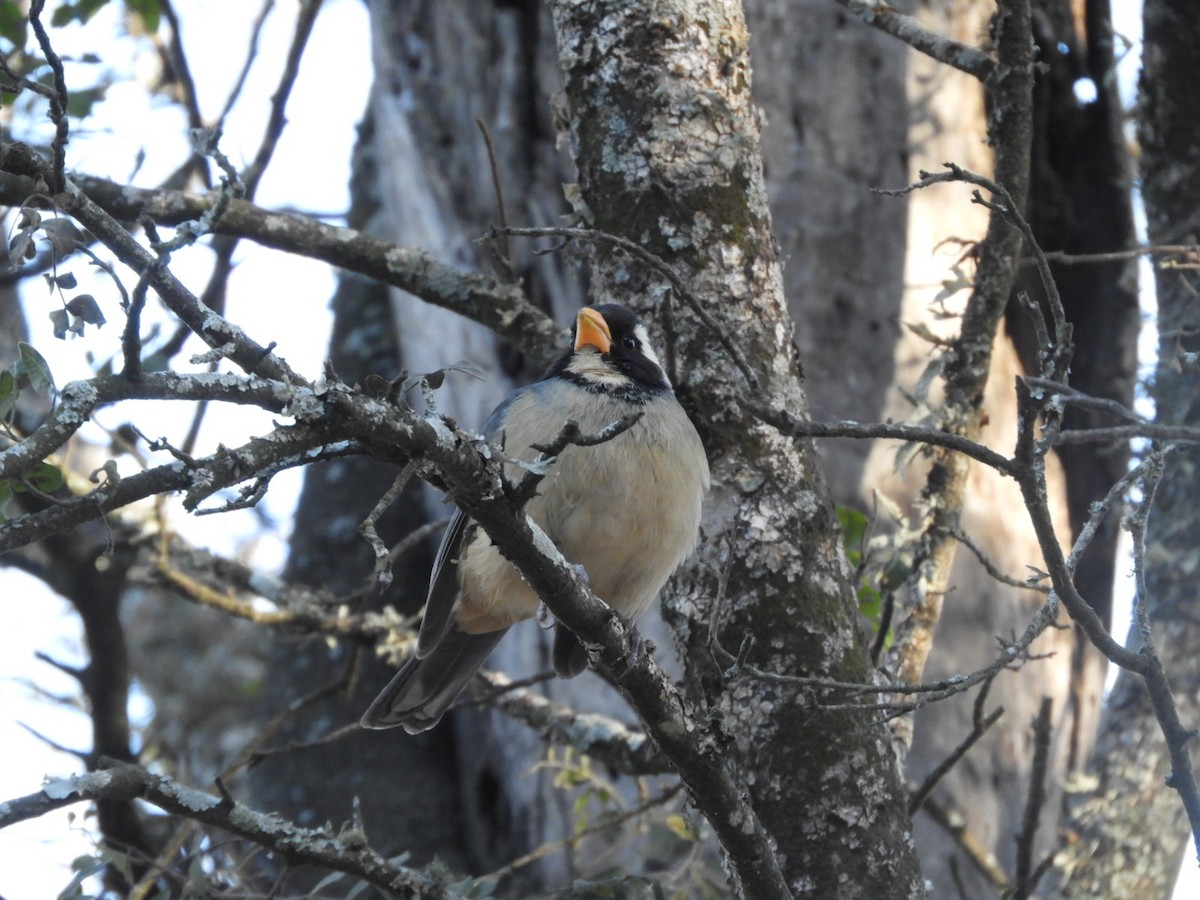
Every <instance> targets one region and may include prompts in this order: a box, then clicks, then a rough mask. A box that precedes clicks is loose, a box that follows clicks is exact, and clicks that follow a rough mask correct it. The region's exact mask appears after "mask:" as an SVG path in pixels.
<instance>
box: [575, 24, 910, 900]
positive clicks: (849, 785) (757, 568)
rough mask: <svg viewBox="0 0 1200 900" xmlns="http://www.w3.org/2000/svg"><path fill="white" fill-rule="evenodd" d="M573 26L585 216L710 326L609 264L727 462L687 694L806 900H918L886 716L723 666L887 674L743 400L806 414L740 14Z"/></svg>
mask: <svg viewBox="0 0 1200 900" xmlns="http://www.w3.org/2000/svg"><path fill="white" fill-rule="evenodd" d="M554 11H555V27H556V32H557V35H558V43H559V53H560V59H561V60H562V63H563V66H564V71H565V93H566V97H567V103H568V107H569V110H570V117H569V121H570V123H571V134H572V138H573V141H574V145H575V151H576V165H577V167H578V170H579V182H580V194H581V197H582V200H583V204H585V205H581V206H580V208H579V212H580V213H581V214H583V215H585V216H587V217H588V218H589V220H590V224H592V225H593V226H594V227H596V228H597V229H599V230H601V231H604V232H608V233H613V234H617V235H621V236H624V237H628V238H630V239H635V240H637V241H638V242H639V243H640V244H641V245H642V246H644V247H646V248H647V249H649V250H651V251H652V252H654V253H656V254H657V255H659V256H660V257H662V258H663V259H664V260H666V261H667V262H668V263H669V264H670V265H672V266H673V267H674V269H675V270H676V272H677V273H678V274H679V275H681V276H682V278H683V280H684V283H685V285H686V290H687V291H688V292H690V293H691V294H692V295H693V296H694V297H696V298H699V300H698V302H699V304H701V305H702V307H703V311H704V314H705V316H706V318H707V321H704V320H702V319H701V318H700V317H699V316H698V315H697V314H696V312H695V311H693V309H692V307H691V301H689V299H688V298H687V297H684V296H680V294H681V292H682V289H675V288H672V287H671V286H670V285H669V284H668V283H666V282H664V280H663V278H662V276H661V275H660V274H659V273H657V272H655V271H652V270H648V269H647V267H646V266H644V265H641V264H639V263H638V262H637V261H635V260H631V259H629V258H628V257H626V256H625V255H624V254H622V253H619V252H614V251H613V250H612V249H610V248H609V247H607V246H604V245H598V246H596V247H594V248H593V253H592V270H591V271H592V276H593V282H592V299H593V300H603V301H611V302H625V303H632V304H633V305H634V306H635V307H639V308H642V309H645V310H646V311H647V313H648V314H650V315H652V316H653V317H654V318H655V320H656V325H657V326H658V330H659V331H660V333H663V332H665V334H664V337H665V341H663V342H660V343H664V344H665V345H666V346H667V347H668V348H670V349H669V350H668V358H669V359H670V360H672V362H673V365H672V366H671V369H672V370H671V372H670V373H669V374H670V375H671V377H672V378H673V380H674V383H675V385H676V387H677V390H678V393H679V395H680V397H681V399H682V401H683V402H684V404H685V406H687V407H688V409H689V411H690V412H691V414H692V417H693V420H694V421H696V422H698V423H700V427H701V431H702V434H703V436H704V438H705V444H706V447H707V448H708V450H709V454H710V456H711V457H712V459H713V476H714V488H713V491H712V497H711V502H710V506H709V512H708V513H707V514H706V518H705V526H704V533H705V539H704V541H703V544H702V547H701V550H700V553H699V557H700V558H701V559H703V560H705V561H706V563H707V564H706V565H703V566H697V567H695V568H693V569H691V570H689V572H688V573H687V574H686V575H685V576H683V577H682V578H681V579H679V581H680V582H681V584H680V586H679V590H678V591H677V592H676V593H675V594H674V596H673V599H671V600H670V601H668V602H669V607H670V611H671V614H672V624H673V627H674V628H675V631H676V635H677V639H678V641H679V644H680V646H681V649H682V651H683V657H684V660H685V666H686V671H685V681H686V684H687V686H688V688H689V691H690V693H691V695H692V696H693V697H694V698H695V699H696V700H697V702H700V703H702V704H705V705H706V706H707V707H708V708H709V709H710V710H711V715H712V717H713V728H714V737H715V738H717V739H718V740H722V741H726V742H728V743H729V745H730V748H731V750H732V752H733V754H734V758H735V759H736V761H737V764H738V768H739V769H740V770H741V771H742V772H744V773H747V774H748V773H754V774H753V778H751V779H750V780H749V784H748V788H749V791H750V795H751V797H752V799H753V802H754V806H755V809H756V811H757V812H758V814H759V815H760V817H761V818H762V820H763V823H764V824H765V825H766V827H767V829H768V831H769V832H770V833H771V834H772V835H773V836H774V838H775V840H776V842H777V845H778V847H779V851H780V854H781V858H782V861H783V864H784V871H785V874H786V876H787V878H788V881H789V884H790V886H791V888H792V890H793V891H794V892H795V893H796V895H797V896H830V895H831V894H833V893H836V894H837V895H838V896H841V897H907V896H919V895H920V894H921V892H922V887H921V882H920V875H919V872H918V870H917V864H916V859H915V857H914V856H913V854H912V849H911V845H910V843H909V837H908V830H909V826H908V821H907V815H906V814H905V811H904V797H903V794H902V791H901V787H900V781H899V779H898V777H897V772H896V769H895V762H894V758H893V756H892V753H891V748H890V746H889V744H888V740H887V736H886V733H885V732H884V731H883V730H882V729H879V728H877V727H875V726H874V725H873V723H872V720H871V717H870V716H869V715H866V714H862V713H853V712H847V711H839V712H828V711H825V712H816V713H814V711H813V710H812V708H811V707H810V706H809V704H808V703H807V702H806V701H805V698H804V696H803V695H802V694H801V693H800V692H798V691H795V690H787V689H780V688H779V687H777V686H773V685H764V684H762V683H756V682H755V681H754V680H752V679H749V678H740V677H737V676H736V675H735V676H733V677H726V675H725V674H723V672H722V668H723V665H713V662H714V661H715V660H716V658H715V657H714V655H713V646H712V642H714V641H716V642H719V643H720V644H721V645H723V646H724V648H725V649H726V650H729V651H733V652H737V650H738V648H739V647H749V649H748V652H747V654H746V657H745V658H746V660H747V661H748V662H749V663H751V664H753V665H755V666H757V667H759V668H761V669H765V670H768V671H774V672H789V673H800V672H803V673H813V674H823V675H828V676H831V677H834V678H838V679H840V680H851V681H861V680H862V679H864V678H866V677H867V660H866V655H865V649H864V647H863V646H862V645H861V643H860V642H859V640H858V638H857V608H856V606H855V602H854V597H853V594H852V591H851V588H850V584H849V579H848V570H847V567H846V563H845V559H844V556H843V554H842V550H841V546H840V539H839V529H838V527H837V524H836V519H835V518H834V515H833V509H832V507H831V505H830V502H829V497H828V494H827V489H826V487H825V485H824V481H823V479H822V476H821V474H820V471H819V469H818V468H817V466H816V458H815V456H814V454H813V450H812V447H811V446H810V445H809V444H808V442H806V441H793V440H790V439H788V438H786V437H783V436H781V435H780V434H779V433H778V432H776V431H775V430H774V429H772V428H770V427H767V426H766V425H764V424H763V423H762V422H760V421H758V420H757V419H756V418H755V417H754V415H753V414H751V413H750V411H749V410H748V409H747V408H746V406H745V405H744V402H743V401H744V400H745V399H749V398H753V399H755V400H757V401H759V402H762V403H764V404H767V405H770V406H772V407H776V408H780V407H782V408H786V409H789V410H791V411H793V412H794V413H796V414H797V415H800V416H804V415H805V410H806V401H805V397H804V394H803V390H802V388H801V384H800V371H799V365H798V362H797V359H796V353H795V348H794V345H793V344H792V342H791V336H790V335H791V327H790V321H789V319H788V316H787V311H786V306H785V303H784V300H783V290H782V278H781V271H780V266H779V262H778V258H777V256H776V249H775V243H774V236H773V233H772V226H771V217H770V212H769V210H768V208H767V203H766V194H765V187H764V182H763V179H762V169H761V156H760V152H759V148H758V135H759V119H758V111H757V108H756V106H755V104H754V101H753V97H752V95H751V92H750V85H751V72H750V59H749V46H748V40H749V35H748V33H747V31H746V27H745V23H744V21H743V19H742V15H741V9H740V6H739V5H738V4H734V3H721V2H713V3H700V4H696V3H672V2H659V3H654V4H650V5H646V4H626V3H602V4H598V5H597V4H587V5H586V6H584V5H581V4H571V3H557V4H555V5H554ZM664 320H665V321H666V322H668V323H669V324H667V325H665V326H664ZM726 339H732V341H733V342H734V343H735V345H736V347H737V351H732V350H730V349H729V345H728V344H727V343H726V344H723V343H722V342H723V341H724V340H726ZM739 354H740V357H741V358H740V359H739ZM747 641H748V642H749V643H748V644H745V643H743V642H747ZM797 810H804V814H803V815H797V812H796V811H797ZM864 853H865V854H866V855H865V857H864Z"/></svg>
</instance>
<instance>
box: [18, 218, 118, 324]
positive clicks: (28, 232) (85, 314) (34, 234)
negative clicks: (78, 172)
mask: <svg viewBox="0 0 1200 900" xmlns="http://www.w3.org/2000/svg"><path fill="white" fill-rule="evenodd" d="M35 196H38V195H35ZM31 199H32V198H31ZM39 240H41V241H44V242H45V243H46V244H48V245H49V247H50V258H51V262H52V270H51V271H50V272H49V273H47V274H45V275H44V276H43V277H44V278H45V279H46V285H47V286H48V287H49V288H50V292H51V293H57V294H58V296H59V298H60V300H61V301H62V308H61V309H56V310H53V311H51V313H50V322H51V324H52V325H53V326H54V336H55V337H56V338H59V339H63V338H66V336H67V334H68V333H70V334H76V335H82V334H83V331H84V328H86V327H87V326H88V325H95V326H96V327H97V328H99V327H100V326H101V325H103V324H104V323H105V321H106V319H105V318H104V313H103V312H102V311H101V309H100V304H99V303H97V302H96V298H95V297H93V296H92V295H91V294H76V295H75V296H74V297H71V298H69V299H68V297H67V296H66V294H65V293H64V291H70V290H74V289H75V288H76V287H77V286H78V281H77V279H76V278H75V275H74V274H73V273H71V272H64V273H62V274H59V272H58V265H59V263H60V262H62V261H63V260H64V259H66V258H67V257H68V256H70V255H71V254H72V253H74V252H75V251H77V250H82V251H84V252H85V253H87V254H88V255H91V254H90V252H89V251H88V250H87V240H86V239H85V238H84V236H83V233H82V232H81V231H80V230H79V229H78V228H76V227H75V223H73V222H72V221H71V220H70V219H67V218H64V217H62V216H58V215H56V216H54V217H52V218H49V219H47V218H44V217H43V216H42V214H41V213H40V212H39V211H38V210H36V209H33V208H32V207H30V206H29V205H28V204H27V205H25V206H23V207H22V208H21V215H20V218H19V219H18V221H17V226H16V230H15V232H14V234H13V236H12V238H10V240H9V242H8V262H9V265H10V266H13V267H17V266H20V265H22V264H23V262H24V261H25V260H30V259H33V258H34V257H35V256H36V255H37V242H38V241H39ZM102 268H104V267H102ZM106 271H107V269H106Z"/></svg>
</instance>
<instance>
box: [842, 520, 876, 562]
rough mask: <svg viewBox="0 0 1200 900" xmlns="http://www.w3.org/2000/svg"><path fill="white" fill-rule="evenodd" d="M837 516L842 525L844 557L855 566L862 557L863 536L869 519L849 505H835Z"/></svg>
mask: <svg viewBox="0 0 1200 900" xmlns="http://www.w3.org/2000/svg"><path fill="white" fill-rule="evenodd" d="M837 517H838V522H840V523H841V525H842V547H843V548H845V550H846V558H847V559H849V560H850V564H851V565H853V566H857V565H858V562H859V560H860V559H861V558H862V545H863V538H864V537H865V536H866V533H867V527H868V526H869V525H870V520H869V519H868V518H867V516H866V514H865V513H862V512H859V511H858V510H857V509H854V508H852V507H849V506H839V507H837Z"/></svg>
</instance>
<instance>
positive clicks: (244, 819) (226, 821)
mask: <svg viewBox="0 0 1200 900" xmlns="http://www.w3.org/2000/svg"><path fill="white" fill-rule="evenodd" d="M89 800H90V801H103V800H143V801H145V802H146V803H149V804H150V805H152V806H156V807H158V808H159V809H161V810H163V811H164V812H168V813H172V814H174V815H177V816H180V817H181V818H184V819H190V820H192V821H195V822H202V823H204V824H206V825H212V826H215V827H217V828H220V829H221V830H223V831H227V832H229V833H230V834H234V835H237V836H238V837H240V838H245V839H246V840H249V841H252V842H253V843H255V844H257V845H258V846H260V847H265V848H267V849H268V850H271V851H272V852H274V853H278V854H279V855H280V856H281V857H282V858H283V859H285V860H287V861H288V862H290V863H300V864H306V865H318V866H324V867H325V868H327V869H332V870H334V871H336V872H345V873H347V874H348V875H353V876H355V877H356V878H360V879H362V880H363V881H365V882H366V883H367V884H372V885H375V886H376V887H378V888H382V889H384V890H386V891H388V892H390V893H391V894H392V895H394V896H399V897H421V898H446V897H450V896H452V895H451V894H450V892H449V891H448V890H447V889H446V887H445V886H444V885H442V884H441V883H439V882H438V881H437V880H436V879H434V878H432V877H430V876H429V875H427V874H424V873H421V872H418V871H416V870H413V869H408V868H405V867H403V866H397V865H393V864H392V863H390V862H388V861H387V860H385V859H384V858H383V857H381V856H380V855H379V854H378V853H376V852H375V851H374V850H372V849H371V848H370V846H369V845H368V844H367V842H366V836H365V835H361V834H359V835H356V836H355V838H354V839H351V838H349V837H344V836H338V835H335V834H332V833H330V832H329V831H325V830H323V829H317V828H301V827H299V826H298V825H295V824H293V823H291V822H288V821H287V820H286V819H282V818H280V817H279V816H276V815H272V814H270V813H261V812H258V811H257V810H253V809H250V808H248V807H246V806H243V805H242V804H240V803H237V802H235V801H234V800H233V799H232V798H230V797H228V796H223V797H218V796H214V795H212V794H206V793H204V792H203V791H198V790H196V789H194V788H189V787H186V786H184V785H182V784H179V783H178V782H176V781H173V780H172V779H170V778H168V777H166V776H165V775H154V774H152V773H150V772H147V771H146V770H145V769H142V768H141V767H139V766H134V765H129V764H126V763H115V762H110V763H109V764H108V765H107V766H106V767H104V768H101V769H100V770H99V771H96V772H88V773H87V774H84V775H76V776H73V777H69V778H60V779H56V780H54V781H51V782H49V783H48V784H46V785H44V786H43V787H42V789H41V790H40V791H38V792H37V793H34V794H29V795H28V796H25V797H18V798H16V799H13V800H7V801H4V802H2V803H0V828H5V827H7V826H9V825H13V824H15V823H17V822H22V821H25V820H26V819H32V818H36V817H38V816H43V815H45V814H46V813H49V812H53V811H54V810H56V809H62V808H63V807H65V806H70V805H72V804H75V803H80V802H84V801H89Z"/></svg>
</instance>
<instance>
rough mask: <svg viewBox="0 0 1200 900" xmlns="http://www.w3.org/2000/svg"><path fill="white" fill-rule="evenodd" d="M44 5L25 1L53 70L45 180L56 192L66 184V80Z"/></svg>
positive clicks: (31, 20)
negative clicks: (50, 160)
mask: <svg viewBox="0 0 1200 900" xmlns="http://www.w3.org/2000/svg"><path fill="white" fill-rule="evenodd" d="M45 8H46V0H33V2H32V3H30V4H29V24H30V25H31V26H33V33H34V34H35V35H37V40H38V46H39V47H41V48H42V53H43V54H44V55H45V57H46V62H47V63H49V65H50V71H51V72H53V73H54V94H53V95H52V96H51V97H50V121H51V122H53V123H54V143H53V144H51V149H52V150H53V151H54V168H53V171H52V172H51V173H50V177H49V178H47V179H46V181H47V182H48V183H49V184H50V186H51V189H52V190H53V191H54V193H56V194H58V193H61V192H62V191H64V190H66V187H67V175H66V165H67V139H68V129H69V128H70V122H69V121H68V119H67V103H68V100H67V81H66V77H65V76H64V75H63V64H62V60H61V59H59V57H58V54H57V53H55V52H54V47H53V46H52V45H51V44H50V35H49V34H47V33H46V26H45V25H44V24H42V13H43V12H44V11H45Z"/></svg>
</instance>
